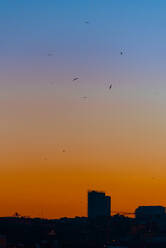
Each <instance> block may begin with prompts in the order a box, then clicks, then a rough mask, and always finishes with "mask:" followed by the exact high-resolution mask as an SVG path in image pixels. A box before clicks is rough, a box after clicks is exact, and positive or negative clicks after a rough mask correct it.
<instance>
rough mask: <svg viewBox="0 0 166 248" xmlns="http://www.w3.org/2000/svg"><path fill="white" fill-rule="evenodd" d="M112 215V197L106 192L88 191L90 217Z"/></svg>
mask: <svg viewBox="0 0 166 248" xmlns="http://www.w3.org/2000/svg"><path fill="white" fill-rule="evenodd" d="M110 215H111V197H110V196H106V195H105V193H104V192H97V191H88V218H91V219H92V218H93V219H94V218H96V217H104V216H110Z"/></svg>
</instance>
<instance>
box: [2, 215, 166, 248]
mask: <svg viewBox="0 0 166 248" xmlns="http://www.w3.org/2000/svg"><path fill="white" fill-rule="evenodd" d="M139 214H140V212H139ZM0 234H1V235H0V247H1V248H17V247H19V248H24V247H25V248H26V247H27V248H72V247H73V248H84V247H85V248H104V247H105V248H112V247H117V248H118V247H123V248H124V247H133V248H137V247H145V248H149V247H150V248H153V247H156V246H157V247H166V217H165V218H163V216H162V218H161V216H159V215H158V216H156V215H154V216H152V215H151V216H147V215H144V216H143V215H142V216H138V217H137V218H128V217H125V216H122V215H115V216H110V217H97V218H95V219H90V218H86V217H82V218H81V217H76V218H61V219H54V220H47V219H39V218H33V219H32V218H25V217H2V218H0Z"/></svg>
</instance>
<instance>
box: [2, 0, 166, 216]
mask: <svg viewBox="0 0 166 248" xmlns="http://www.w3.org/2000/svg"><path fill="white" fill-rule="evenodd" d="M165 9H166V2H165V1H164V0H158V1H156V0H151V1H144V0H135V1H133V0H125V1H124V0H109V1H107V0H103V1H100V0H95V1H91V0H70V1H69V0H47V1H45V0H36V1H34V0H28V1H27V0H15V1H10V0H2V1H1V2H0V20H1V21H0V33H1V38H0V113H1V114H0V137H1V138H0V147H1V150H0V168H1V173H0V181H1V194H0V196H1V211H0V215H1V216H10V215H11V214H13V212H15V211H18V212H19V213H21V214H22V215H30V216H32V217H33V216H41V217H42V216H43V215H44V217H45V218H56V217H57V218H59V217H63V216H68V217H74V216H86V214H87V212H86V206H87V199H86V197H85V196H86V194H87V190H88V189H94V190H96V191H104V192H106V194H107V195H111V197H112V199H113V201H112V209H113V210H116V211H124V212H133V210H134V209H136V207H137V206H141V205H156V204H159V205H163V206H166V199H165V198H164V195H165V189H166V176H165V175H166V166H165V161H166V153H165V143H166V142H165V140H166V129H165V127H166V116H165V106H166V98H165V90H166V84H165V81H166V74H165V64H166V48H165V41H166V31H165V26H166V16H165Z"/></svg>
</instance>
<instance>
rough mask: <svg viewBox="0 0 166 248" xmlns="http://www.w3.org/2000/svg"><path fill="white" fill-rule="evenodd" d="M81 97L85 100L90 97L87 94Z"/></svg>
mask: <svg viewBox="0 0 166 248" xmlns="http://www.w3.org/2000/svg"><path fill="white" fill-rule="evenodd" d="M80 98H82V99H83V100H87V99H88V97H87V96H81V97H80Z"/></svg>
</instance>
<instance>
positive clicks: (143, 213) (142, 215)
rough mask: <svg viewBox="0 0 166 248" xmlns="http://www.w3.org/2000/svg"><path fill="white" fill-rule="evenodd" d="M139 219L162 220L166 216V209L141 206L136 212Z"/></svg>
mask: <svg viewBox="0 0 166 248" xmlns="http://www.w3.org/2000/svg"><path fill="white" fill-rule="evenodd" d="M135 216H136V218H137V219H151V220H155V219H162V218H164V217H165V216H166V208H165V207H163V206H139V207H138V208H137V209H136V210H135Z"/></svg>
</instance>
